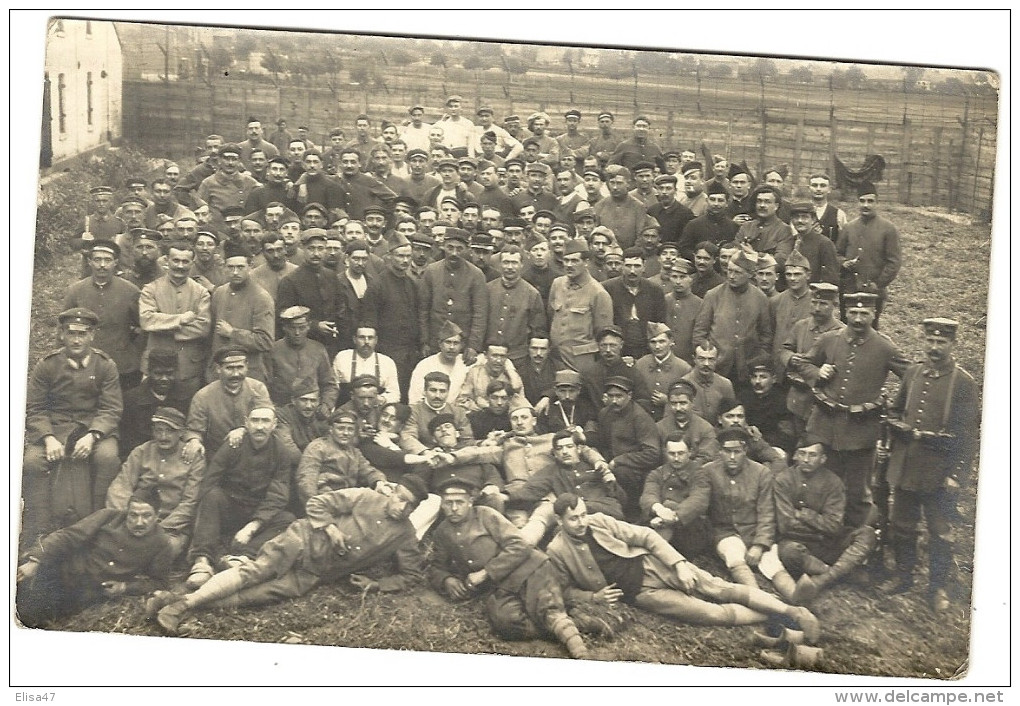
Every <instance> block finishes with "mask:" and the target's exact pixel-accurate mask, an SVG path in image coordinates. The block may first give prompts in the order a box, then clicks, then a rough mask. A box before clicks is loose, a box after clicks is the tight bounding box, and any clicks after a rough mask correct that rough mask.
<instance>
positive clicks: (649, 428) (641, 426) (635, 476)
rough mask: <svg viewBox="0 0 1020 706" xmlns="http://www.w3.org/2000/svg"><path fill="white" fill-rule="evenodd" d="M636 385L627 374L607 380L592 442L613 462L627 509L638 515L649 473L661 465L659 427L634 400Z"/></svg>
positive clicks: (591, 428)
mask: <svg viewBox="0 0 1020 706" xmlns="http://www.w3.org/2000/svg"><path fill="white" fill-rule="evenodd" d="M632 394H633V388H632V387H631V384H630V380H628V379H627V378H625V377H616V376H614V377H611V378H608V379H607V380H606V388H605V398H606V406H605V407H603V408H602V411H600V412H599V416H598V419H597V421H595V422H594V423H592V424H589V425H588V429H587V430H586V432H587V434H588V441H589V443H591V445H592V446H594V447H595V448H597V449H598V450H599V451H600V452H601V453H602V454H603V455H604V456H605V457H606V458H608V459H611V460H610V461H609V468H610V469H611V470H612V472H613V474H614V475H615V476H616V477H617V479H618V480H619V483H620V487H621V488H622V489H623V491H624V492H625V493H626V495H627V502H626V503H625V504H624V512H625V513H626V514H627V516H628V517H636V516H637V514H638V498H639V497H640V495H641V489H642V488H643V487H644V484H645V476H647V475H648V473H649V471H651V470H652V469H653V468H655V467H656V466H657V465H659V460H660V458H661V451H660V449H659V430H658V429H657V428H656V426H655V422H654V421H652V418H651V416H650V415H649V414H648V412H646V411H645V410H644V409H642V408H641V407H639V406H638V405H637V404H635V403H634V400H633V397H632Z"/></svg>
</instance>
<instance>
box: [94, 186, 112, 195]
mask: <svg viewBox="0 0 1020 706" xmlns="http://www.w3.org/2000/svg"><path fill="white" fill-rule="evenodd" d="M89 193H90V194H92V195H93V196H98V195H100V194H112V193H113V187H112V186H93V187H92V188H91V189H89Z"/></svg>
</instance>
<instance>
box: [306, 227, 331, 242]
mask: <svg viewBox="0 0 1020 706" xmlns="http://www.w3.org/2000/svg"><path fill="white" fill-rule="evenodd" d="M313 240H321V241H323V242H325V241H326V240H329V234H328V233H327V232H326V231H325V230H323V229H322V228H309V229H308V230H306V231H305V232H304V233H302V234H301V242H302V243H310V242H312V241H313Z"/></svg>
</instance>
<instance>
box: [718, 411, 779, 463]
mask: <svg viewBox="0 0 1020 706" xmlns="http://www.w3.org/2000/svg"><path fill="white" fill-rule="evenodd" d="M719 409H720V410H721V411H720V412H719V418H718V422H719V425H718V426H717V427H716V429H715V431H716V435H717V436H718V434H719V433H721V432H722V430H724V429H729V428H731V427H736V428H739V429H743V430H744V431H745V432H747V436H748V442H747V457H748V458H749V459H751V460H752V461H756V462H757V463H760V464H762V465H764V466H768V467H769V468H771V469H772V472H773V473H781V472H783V471H785V470H786V452H785V451H783V450H782V449H781V448H779V447H777V446H769V442H768V441H766V440H765V439H764V438H763V437H762V434H761V431H760V430H759V429H758V427H752V426H748V424H747V413H746V412H745V410H744V405H742V404H741V403H740V402H738V401H737V400H735V399H733V398H732V397H730V398H727V399H724V400H723V401H722V402H720V403H719Z"/></svg>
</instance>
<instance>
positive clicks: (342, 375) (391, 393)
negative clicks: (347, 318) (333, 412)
mask: <svg viewBox="0 0 1020 706" xmlns="http://www.w3.org/2000/svg"><path fill="white" fill-rule="evenodd" d="M378 342H379V337H378V336H377V335H376V333H375V329H374V328H372V327H371V326H358V327H357V328H356V329H355V330H354V348H347V349H344V350H342V351H340V352H339V353H337V354H336V358H334V359H333V374H334V375H335V376H336V379H337V382H338V383H340V402H341V403H343V402H346V401H347V399H345V398H349V396H350V394H351V393H350V387H351V383H353V382H354V379H355V378H357V377H360V376H362V375H372V376H374V377H375V379H376V380H378V381H379V386H380V390H379V394H381V395H382V397H383V400H384V401H386V402H400V382H399V380H398V376H397V364H396V363H394V362H393V359H392V358H390V357H389V356H388V355H383V354H382V353H380V352H379V351H378V350H376V346H377V345H378ZM345 386H346V387H345ZM345 393H346V394H345Z"/></svg>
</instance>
